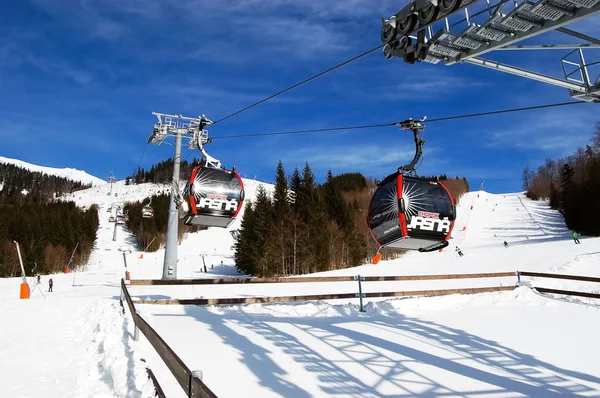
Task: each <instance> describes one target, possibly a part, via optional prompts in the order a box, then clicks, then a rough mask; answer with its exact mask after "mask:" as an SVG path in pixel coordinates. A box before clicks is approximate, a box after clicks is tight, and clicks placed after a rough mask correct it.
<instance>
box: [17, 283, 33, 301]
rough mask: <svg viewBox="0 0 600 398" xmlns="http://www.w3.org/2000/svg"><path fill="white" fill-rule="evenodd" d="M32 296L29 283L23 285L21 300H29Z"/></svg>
mask: <svg viewBox="0 0 600 398" xmlns="http://www.w3.org/2000/svg"><path fill="white" fill-rule="evenodd" d="M30 294H31V292H30V290H29V285H28V284H27V283H21V295H20V297H19V298H21V299H28V298H29V295H30Z"/></svg>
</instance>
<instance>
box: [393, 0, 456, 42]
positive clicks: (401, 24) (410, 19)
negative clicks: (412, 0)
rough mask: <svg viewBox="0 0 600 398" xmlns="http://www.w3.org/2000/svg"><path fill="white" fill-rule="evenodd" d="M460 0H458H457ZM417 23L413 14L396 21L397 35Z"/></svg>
mask: <svg viewBox="0 0 600 398" xmlns="http://www.w3.org/2000/svg"><path fill="white" fill-rule="evenodd" d="M458 1H460V0H458ZM416 25H417V16H416V15H415V14H410V15H409V16H407V17H406V18H404V19H403V20H402V21H398V22H397V25H396V30H397V31H398V35H399V36H404V35H406V34H408V33H410V32H412V31H413V30H414V29H415V26H416Z"/></svg>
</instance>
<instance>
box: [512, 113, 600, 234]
mask: <svg viewBox="0 0 600 398" xmlns="http://www.w3.org/2000/svg"><path fill="white" fill-rule="evenodd" d="M523 188H524V189H525V190H526V191H527V196H528V197H529V198H531V199H534V200H539V199H544V200H548V202H549V203H550V206H551V207H552V208H553V209H555V210H558V211H560V212H561V213H562V215H563V216H564V218H565V223H566V224H567V227H568V228H569V229H571V230H574V231H577V232H579V233H581V234H584V235H591V236H600V122H599V123H597V124H596V129H595V132H594V134H593V135H592V139H591V145H586V146H585V147H579V148H577V150H576V151H575V152H574V153H573V154H571V155H570V156H567V157H565V158H557V159H547V160H546V162H545V163H544V164H543V165H541V166H539V167H538V169H537V170H535V171H534V170H531V169H529V168H527V167H526V168H525V169H523Z"/></svg>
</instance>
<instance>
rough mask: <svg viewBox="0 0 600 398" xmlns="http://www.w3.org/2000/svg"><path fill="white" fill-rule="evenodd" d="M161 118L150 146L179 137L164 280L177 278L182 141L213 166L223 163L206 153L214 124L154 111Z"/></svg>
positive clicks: (176, 147)
mask: <svg viewBox="0 0 600 398" xmlns="http://www.w3.org/2000/svg"><path fill="white" fill-rule="evenodd" d="M152 114H153V115H154V116H156V118H157V119H158V122H157V123H156V124H155V125H154V129H153V130H152V134H150V137H149V138H148V143H149V144H154V145H160V144H162V143H163V142H164V141H165V139H166V138H167V137H175V157H174V159H173V160H174V161H173V181H172V189H171V199H170V204H169V221H168V225H167V246H166V248H165V259H164V265H163V277H162V278H163V279H177V243H178V242H177V235H178V229H179V212H178V209H177V207H178V206H177V204H176V201H177V202H180V201H181V194H180V192H179V169H180V164H181V141H182V139H183V136H187V137H190V142H189V147H190V148H199V149H200V150H201V151H202V153H203V154H204V155H205V157H206V161H207V162H208V163H211V164H215V163H219V164H220V162H219V161H218V160H217V159H214V158H212V157H211V156H210V155H208V154H207V153H206V151H204V148H203V145H204V144H206V143H209V142H211V139H210V138H208V132H207V131H206V130H204V127H206V126H208V125H211V124H213V122H212V121H211V120H209V119H207V118H206V116H204V115H202V116H199V117H187V116H183V115H169V114H166V113H157V112H152Z"/></svg>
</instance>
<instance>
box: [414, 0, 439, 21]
mask: <svg viewBox="0 0 600 398" xmlns="http://www.w3.org/2000/svg"><path fill="white" fill-rule="evenodd" d="M439 11H440V10H439V8H437V7H436V6H434V5H433V4H431V5H430V6H429V7H425V8H421V9H420V10H419V13H418V15H417V18H418V19H419V24H421V26H425V25H429V24H430V23H432V22H433V21H435V20H436V18H437V16H438V14H439Z"/></svg>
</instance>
